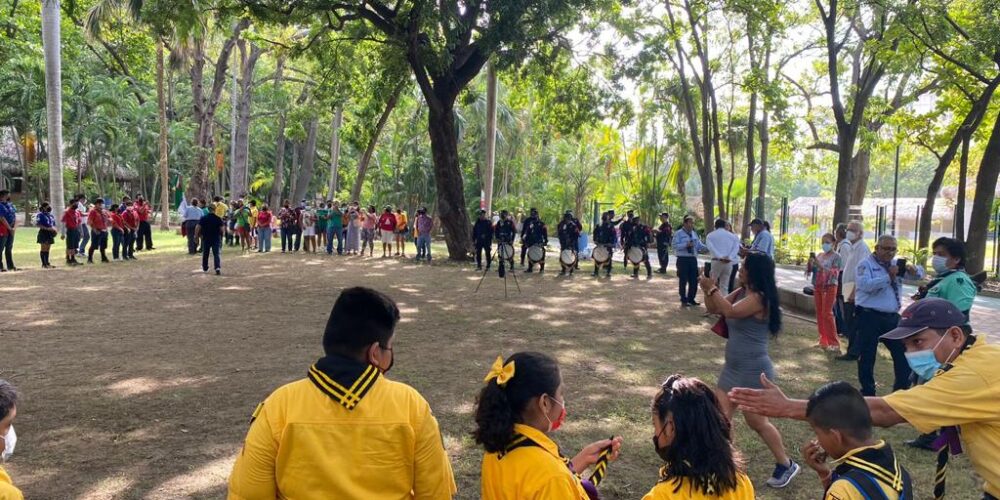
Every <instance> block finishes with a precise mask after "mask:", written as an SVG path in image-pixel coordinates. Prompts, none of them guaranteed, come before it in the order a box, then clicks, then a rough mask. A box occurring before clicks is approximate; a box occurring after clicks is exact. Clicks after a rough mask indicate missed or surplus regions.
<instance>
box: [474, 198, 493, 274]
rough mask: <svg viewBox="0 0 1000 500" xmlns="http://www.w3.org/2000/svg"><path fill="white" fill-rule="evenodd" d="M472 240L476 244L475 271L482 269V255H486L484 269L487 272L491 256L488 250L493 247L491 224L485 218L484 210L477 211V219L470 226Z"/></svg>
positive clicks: (487, 218)
mask: <svg viewBox="0 0 1000 500" xmlns="http://www.w3.org/2000/svg"><path fill="white" fill-rule="evenodd" d="M472 240H473V241H475V242H476V270H477V271H478V270H482V268H483V253H484V252H485V253H486V269H487V270H489V268H490V263H491V262H492V261H493V256H492V255H490V249H491V247H492V246H493V224H491V223H490V219H489V217H487V216H486V210H483V209H480V210H479V218H478V219H476V223H475V224H473V225H472Z"/></svg>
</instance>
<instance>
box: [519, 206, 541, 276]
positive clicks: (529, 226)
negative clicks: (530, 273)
mask: <svg viewBox="0 0 1000 500" xmlns="http://www.w3.org/2000/svg"><path fill="white" fill-rule="evenodd" d="M541 222H542V221H541V219H539V218H538V209H537V208H534V207H532V208H531V210H530V211H529V214H528V217H527V218H525V219H524V220H523V221H521V267H524V258H525V256H527V255H528V247H530V246H531V244H530V243H528V238H530V237H531V236H532V235H533V234H534V232H535V231H537V229H536V227H535V226H537V225H538V224H540V223H541Z"/></svg>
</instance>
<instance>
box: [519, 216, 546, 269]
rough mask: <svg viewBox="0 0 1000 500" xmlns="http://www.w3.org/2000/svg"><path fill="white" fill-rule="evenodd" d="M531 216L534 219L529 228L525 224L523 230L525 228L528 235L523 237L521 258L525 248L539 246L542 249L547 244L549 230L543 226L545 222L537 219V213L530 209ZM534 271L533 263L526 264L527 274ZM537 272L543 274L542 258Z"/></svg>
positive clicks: (543, 261)
mask: <svg viewBox="0 0 1000 500" xmlns="http://www.w3.org/2000/svg"><path fill="white" fill-rule="evenodd" d="M531 215H532V217H534V218H535V220H534V221H533V222H532V223H531V225H530V226H529V225H528V224H525V228H527V230H528V233H527V234H526V235H525V236H524V245H525V246H522V247H521V249H522V250H521V254H522V256H523V255H524V254H525V252H526V250H525V248H531V247H533V246H535V245H541V246H543V247H544V246H546V245H548V243H549V228H548V227H547V226H546V225H545V222H544V221H542V219H540V218H539V217H538V212H537V211H535V210H534V209H532V211H531ZM529 260H530V259H529ZM534 269H535V263H534V262H528V271H527V272H529V273H530V272H534ZM538 272H540V273H542V272H545V259H544V258H543V259H542V260H541V262H538Z"/></svg>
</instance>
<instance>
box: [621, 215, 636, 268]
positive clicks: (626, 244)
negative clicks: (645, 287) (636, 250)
mask: <svg viewBox="0 0 1000 500" xmlns="http://www.w3.org/2000/svg"><path fill="white" fill-rule="evenodd" d="M618 229H619V230H620V231H621V233H622V234H621V241H622V251H623V252H625V256H624V257H622V267H624V268H625V269H628V249H629V248H631V246H632V231H634V230H635V212H634V211H632V210H629V211H628V212H625V219H624V220H623V221H622V223H621V225H619V226H618Z"/></svg>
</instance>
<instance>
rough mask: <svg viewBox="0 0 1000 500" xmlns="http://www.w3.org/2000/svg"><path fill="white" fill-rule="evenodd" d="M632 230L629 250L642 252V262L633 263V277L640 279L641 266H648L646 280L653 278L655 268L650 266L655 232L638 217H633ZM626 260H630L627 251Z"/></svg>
mask: <svg viewBox="0 0 1000 500" xmlns="http://www.w3.org/2000/svg"><path fill="white" fill-rule="evenodd" d="M631 222H632V230H631V231H630V232H629V240H628V246H629V249H632V248H639V249H641V250H642V260H641V261H639V262H632V277H633V278H638V277H639V264H645V265H646V279H649V278H652V277H653V268H652V266H650V265H649V251H647V247H649V243H650V242H651V241H653V230H652V229H650V227H649V226H647V225H645V224H643V223H642V221H641V220H640V219H639V217H638V216H635V217H632V220H631ZM625 259H626V260H627V259H628V255H627V251H626V256H625Z"/></svg>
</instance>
